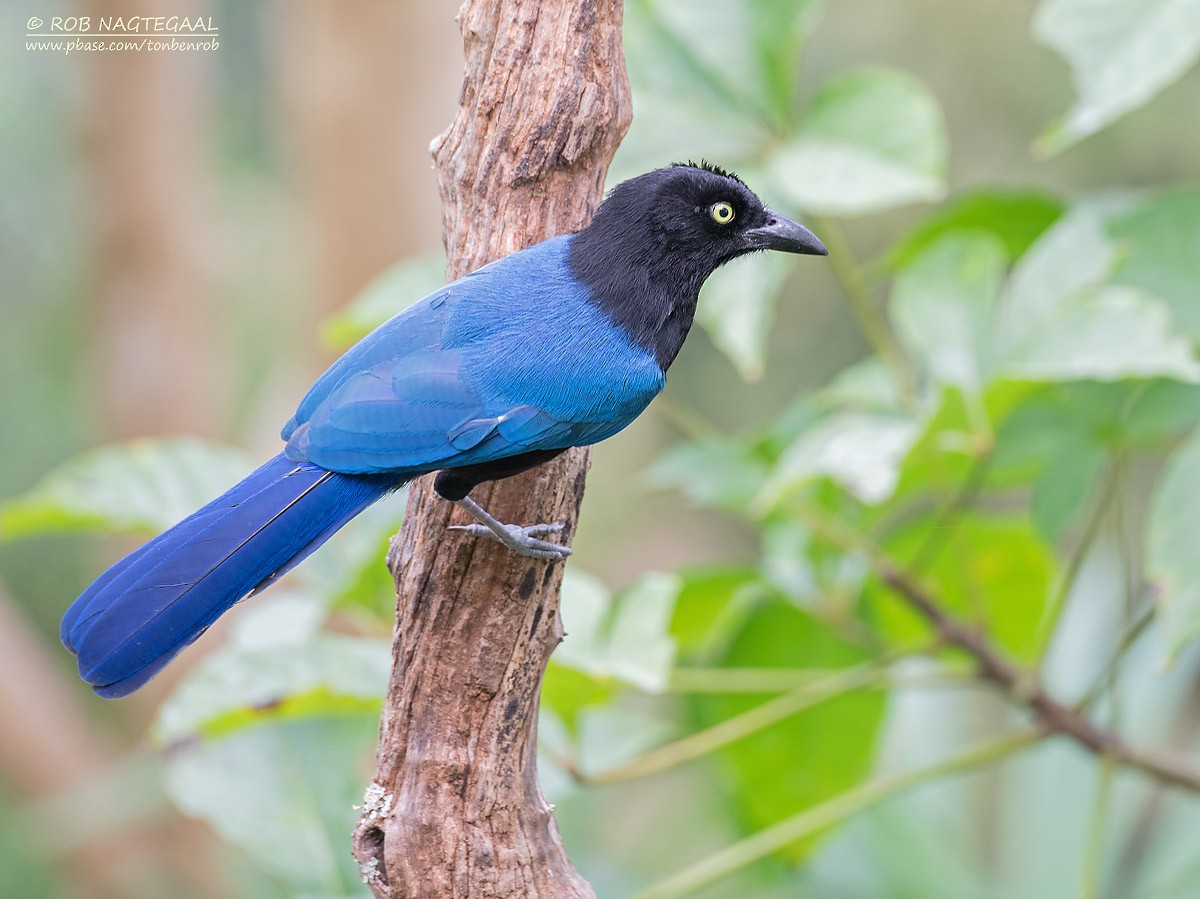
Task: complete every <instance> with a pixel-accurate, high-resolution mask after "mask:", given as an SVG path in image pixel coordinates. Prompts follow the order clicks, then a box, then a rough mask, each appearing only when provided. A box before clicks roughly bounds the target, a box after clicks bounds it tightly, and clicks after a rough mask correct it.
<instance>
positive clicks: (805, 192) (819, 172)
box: [770, 69, 947, 215]
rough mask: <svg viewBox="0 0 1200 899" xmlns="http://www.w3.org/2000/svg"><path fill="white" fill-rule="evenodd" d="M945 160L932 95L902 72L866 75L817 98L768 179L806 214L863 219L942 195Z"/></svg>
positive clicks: (838, 82) (843, 80)
mask: <svg viewBox="0 0 1200 899" xmlns="http://www.w3.org/2000/svg"><path fill="white" fill-rule="evenodd" d="M946 154H947V149H946V128H945V123H944V122H943V120H942V112H941V108H940V107H939V105H938V102H937V100H936V98H935V97H934V96H933V95H932V94H931V93H930V92H929V89H928V88H927V87H925V85H923V84H921V82H919V81H917V80H916V79H914V78H913V77H911V76H910V75H907V74H904V73H902V72H898V71H893V70H890V69H864V70H861V71H858V72H853V73H851V74H848V75H843V76H841V77H839V78H837V79H835V80H834V81H831V82H830V83H829V84H827V85H825V86H824V87H823V88H822V89H821V90H820V91H819V92H818V94H817V95H816V96H815V97H814V98H813V100H812V103H811V104H810V106H809V108H808V110H807V112H806V113H805V115H804V117H803V118H802V120H801V122H800V126H799V129H798V132H797V135H796V137H795V138H793V139H792V140H790V141H788V142H787V143H785V144H783V145H782V146H781V147H780V148H779V149H778V151H777V152H776V153H775V155H774V157H773V158H772V159H771V161H770V173H771V176H772V178H773V180H774V182H775V183H776V184H777V185H778V187H779V189H780V191H782V192H783V193H784V194H785V195H786V196H787V197H788V199H790V200H791V201H792V202H793V203H795V204H796V205H798V206H799V207H800V208H801V209H804V210H806V211H808V212H818V213H829V214H832V215H858V214H862V213H867V212H878V211H880V210H882V209H890V208H893V207H896V206H904V205H907V204H909V203H914V202H919V201H923V202H929V201H932V200H936V199H938V198H939V197H941V196H942V194H943V193H944V192H945V168H946Z"/></svg>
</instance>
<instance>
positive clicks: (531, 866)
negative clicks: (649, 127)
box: [354, 0, 631, 899]
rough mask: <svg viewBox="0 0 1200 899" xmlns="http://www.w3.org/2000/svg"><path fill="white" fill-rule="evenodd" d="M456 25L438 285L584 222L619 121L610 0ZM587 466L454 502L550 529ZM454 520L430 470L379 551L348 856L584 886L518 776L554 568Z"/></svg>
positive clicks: (474, 12) (510, 891) (625, 113)
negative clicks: (368, 747)
mask: <svg viewBox="0 0 1200 899" xmlns="http://www.w3.org/2000/svg"><path fill="white" fill-rule="evenodd" d="M459 24H460V26H461V28H462V33H463V41H464V46H465V52H466V73H465V77H464V80H463V88H462V95H461V99H460V105H459V111H458V116H457V118H456V119H455V121H454V123H453V125H451V127H450V129H449V130H448V131H447V132H446V133H445V134H443V135H441V136H440V137H438V138H437V139H436V140H435V141H434V143H433V146H432V152H433V156H434V160H435V163H436V168H437V173H438V182H439V188H440V191H441V196H442V203H443V210H444V235H445V241H446V247H447V251H448V254H449V275H450V276H451V277H458V276H460V275H462V274H464V273H466V272H468V271H471V270H472V269H475V268H478V267H479V266H480V265H482V264H484V263H486V262H488V261H490V260H492V259H496V258H498V257H500V256H504V255H506V254H508V253H511V252H513V251H515V250H518V249H521V248H522V247H524V246H528V245H529V244H532V243H536V242H537V241H540V240H543V239H545V238H547V237H550V236H552V235H554V234H559V233H563V232H568V231H575V230H578V229H580V228H582V227H583V226H584V225H586V224H587V222H588V220H589V219H590V218H591V215H592V213H593V212H594V211H595V208H596V206H597V205H598V203H599V201H600V199H601V196H602V190H603V182H604V174H605V171H606V169H607V167H608V163H609V161H610V159H611V158H612V154H613V152H614V151H615V149H616V147H617V144H618V143H619V142H620V139H621V137H623V136H624V133H625V130H626V128H627V127H628V125H629V120H630V117H631V107H630V101H629V86H628V82H627V81H626V78H625V64H624V57H623V55H622V50H621V3H620V0H562V2H556V3H541V2H539V0H500V2H496V0H467V2H466V4H465V5H464V6H463V7H462V9H461V11H460V13H459ZM587 467H588V453H587V451H586V450H572V451H570V452H568V453H566V454H564V455H563V456H560V457H559V458H557V459H555V460H554V461H553V462H551V463H549V464H547V465H545V466H542V467H541V468H539V469H536V470H534V471H532V472H527V473H526V474H524V475H520V476H518V477H516V478H511V479H508V480H506V481H501V482H499V483H496V484H488V485H484V486H483V487H480V488H479V489H477V490H476V491H474V492H473V494H472V496H473V498H475V499H476V500H477V501H479V502H480V503H481V504H482V505H483V506H484V507H485V508H487V509H489V510H490V511H491V512H492V513H493V514H494V515H496V516H497V517H498V518H500V519H501V520H502V521H507V522H520V523H534V522H543V521H564V522H565V523H566V530H565V531H564V532H563V535H562V539H564V540H568V541H569V540H570V539H571V538H572V536H573V534H574V530H575V523H576V520H577V518H578V515H579V505H580V502H581V500H582V498H583V488H584V480H585V476H586V473H587ZM457 523H467V520H466V519H465V518H463V517H462V516H461V513H459V512H458V511H457V509H455V508H454V507H452V506H451V504H449V503H447V502H445V501H443V500H441V499H439V498H438V497H437V495H436V494H435V493H434V492H433V489H432V480H431V479H430V478H424V479H422V480H421V481H420V482H418V483H416V484H414V485H413V488H412V492H411V494H410V497H409V503H408V515H407V517H406V519H405V524H404V528H403V530H402V531H401V532H400V534H399V535H397V537H396V539H395V540H394V541H393V546H392V551H391V553H390V555H389V559H388V564H389V566H390V568H391V570H392V572H393V574H394V576H395V579H396V589H397V621H396V634H395V639H394V642H393V669H392V677H391V683H390V684H389V688H388V697H387V702H386V706H385V708H384V714H383V721H382V723H381V730H380V742H379V750H378V758H377V762H378V771H377V773H376V777H375V780H374V782H373V784H372V785H371V787H370V788H369V790H368V798H367V802H366V803H365V805H364V808H363V816H362V819H361V821H360V824H359V826H358V828H357V829H356V831H355V838H354V846H355V855H356V857H357V858H358V860H359V862H360V864H361V865H362V869H363V876H364V879H365V880H366V881H367V883H368V884H369V885H370V887H371V889H372V890H373V891H374V893H375V895H376V896H380V897H389V899H400V897H404V899H415V897H439V899H448V897H471V899H493V897H525V896H528V897H541V899H550V897H555V899H557V897H590V896H593V895H594V894H593V893H592V890H591V888H590V887H589V886H588V884H587V883H586V882H585V881H584V880H583V879H582V878H581V877H580V876H579V875H578V874H577V873H576V872H575V870H574V869H573V868H572V867H571V863H570V861H569V860H568V859H567V856H566V853H565V852H564V851H563V848H562V844H561V843H560V841H559V838H558V833H557V829H556V827H555V824H554V819H553V816H552V808H551V807H550V806H549V805H548V803H547V802H546V800H545V799H544V798H543V796H542V794H541V790H540V789H539V787H538V783H537V771H536V735H537V707H538V693H539V689H540V685H541V680H542V675H543V673H544V671H545V667H546V662H547V660H548V659H549V656H550V653H551V652H552V651H553V649H554V647H555V646H556V645H557V644H558V642H559V641H560V640H561V638H562V627H561V624H560V622H559V616H558V601H559V586H560V584H561V581H562V575H563V565H562V564H561V563H548V562H542V561H534V560H531V559H526V558H522V557H520V556H517V555H515V554H513V553H511V552H509V551H508V550H506V549H503V548H502V547H500V546H499V545H498V544H495V543H493V542H490V541H483V540H477V539H473V538H468V537H463V536H460V535H459V533H458V532H455V531H448V530H446V527H447V525H449V524H457Z"/></svg>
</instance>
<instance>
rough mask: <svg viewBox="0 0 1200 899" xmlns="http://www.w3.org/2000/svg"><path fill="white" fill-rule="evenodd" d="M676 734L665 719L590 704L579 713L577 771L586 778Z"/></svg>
mask: <svg viewBox="0 0 1200 899" xmlns="http://www.w3.org/2000/svg"><path fill="white" fill-rule="evenodd" d="M677 734H678V727H677V726H676V725H674V724H672V723H671V722H669V721H665V720H664V719H662V718H660V717H658V716H656V715H652V714H648V713H646V712H640V711H635V710H632V709H623V708H616V707H612V706H594V707H591V708H587V709H584V710H583V711H582V712H580V714H579V760H578V761H579V770H580V771H581V772H582V773H583V774H584V775H585V776H588V777H591V776H595V775H597V774H601V773H603V772H604V771H607V770H609V769H611V768H616V767H618V766H620V765H622V764H624V763H626V762H629V761H632V760H633V759H635V758H637V757H638V756H639V755H641V754H642V753H643V752H645V751H646V750H648V749H653V748H654V747H655V746H658V745H660V744H662V743H666V742H668V741H669V740H671V739H672V738H674V737H675V736H677Z"/></svg>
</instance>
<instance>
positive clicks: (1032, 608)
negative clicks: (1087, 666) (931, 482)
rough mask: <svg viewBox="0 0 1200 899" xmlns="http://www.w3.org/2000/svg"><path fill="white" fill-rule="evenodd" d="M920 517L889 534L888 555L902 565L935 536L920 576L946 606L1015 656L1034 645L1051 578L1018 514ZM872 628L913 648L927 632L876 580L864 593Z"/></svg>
mask: <svg viewBox="0 0 1200 899" xmlns="http://www.w3.org/2000/svg"><path fill="white" fill-rule="evenodd" d="M931 523H932V521H931V519H930V518H929V517H921V518H919V519H916V520H914V521H912V522H910V523H909V524H908V525H907V526H906V527H904V528H902V529H900V530H898V531H897V532H896V533H894V534H893V535H891V536H890V537H889V538H888V540H887V542H886V543H885V548H886V550H887V551H888V553H889V555H891V556H892V557H893V558H895V559H898V560H899V561H900V562H901V563H905V564H907V563H908V562H909V561H910V560H912V559H914V558H915V557H917V556H918V555H919V553H921V552H922V551H923V549H924V548H925V547H926V546H927V541H928V540H930V539H931V538H932V539H936V540H938V541H939V542H940V543H941V544H942V548H941V550H940V552H938V553H937V555H936V557H935V558H934V559H933V562H932V564H930V565H929V566H928V568H927V569H926V570H925V571H924V572H923V573H922V579H923V580H925V581H926V582H928V583H929V584H930V587H931V589H932V590H933V592H934V593H936V595H937V596H938V597H939V598H940V599H941V601H942V603H943V605H944V606H945V608H946V609H948V610H949V611H951V612H953V613H954V614H956V615H958V616H959V617H960V618H962V619H963V620H964V621H966V622H968V623H970V624H972V625H975V626H978V627H979V628H981V629H982V630H984V631H985V632H986V633H987V634H988V635H989V638H990V639H992V640H993V641H994V642H995V643H996V644H998V645H999V646H1001V647H1003V649H1004V650H1005V651H1006V652H1007V653H1008V654H1010V655H1011V656H1013V657H1014V658H1017V659H1019V660H1022V661H1028V660H1030V659H1031V658H1032V657H1033V655H1034V654H1035V653H1036V651H1037V648H1038V641H1037V635H1038V624H1039V622H1040V621H1041V618H1042V612H1043V609H1044V608H1045V605H1046V602H1047V599H1048V596H1049V591H1050V586H1051V583H1052V579H1053V576H1054V559H1053V556H1052V555H1051V553H1050V550H1049V549H1048V547H1047V546H1046V545H1045V543H1043V542H1042V540H1041V539H1039V537H1038V535H1037V534H1036V533H1035V532H1034V531H1033V529H1032V527H1031V525H1030V522H1029V521H1028V520H1027V519H1024V518H994V517H983V516H982V515H980V514H978V513H969V514H966V515H962V516H960V517H958V518H957V519H955V520H954V521H953V522H952V523H950V524H949V525H947V526H946V527H945V528H944V529H943V530H942V531H931V530H930V524H931ZM869 596H870V597H871V605H872V607H873V608H874V609H875V612H876V617H877V621H878V624H879V626H880V628H881V629H882V630H883V632H884V633H887V634H890V635H891V638H892V639H893V640H894V641H896V643H898V644H899V645H901V646H919V645H921V644H923V643H925V642H926V641H927V640H928V639H929V638H930V636H931V634H930V628H929V623H928V622H927V621H926V620H925V619H924V618H923V617H920V616H918V615H917V613H916V612H914V611H913V610H912V609H911V608H910V607H909V606H908V605H907V604H906V603H904V602H902V601H900V600H898V599H896V598H895V596H893V595H892V593H891V592H890V591H889V590H888V589H887V588H886V587H884V586H882V585H879V584H874V585H873V586H872V588H871V590H870V592H869Z"/></svg>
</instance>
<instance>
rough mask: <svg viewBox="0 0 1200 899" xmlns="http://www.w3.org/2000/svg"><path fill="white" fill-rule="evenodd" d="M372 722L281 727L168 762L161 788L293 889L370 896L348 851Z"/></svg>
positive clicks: (354, 719) (178, 753) (193, 749)
mask: <svg viewBox="0 0 1200 899" xmlns="http://www.w3.org/2000/svg"><path fill="white" fill-rule="evenodd" d="M378 729H379V721H378V713H377V712H372V713H369V714H359V715H354V716H345V717H336V718H327V719H318V718H310V719H304V720H297V721H284V722H279V723H276V724H272V725H269V726H264V727H255V728H250V729H248V730H242V731H239V732H237V733H235V734H233V735H231V736H228V737H226V738H224V739H221V740H216V741H211V742H210V741H205V742H195V743H189V744H187V745H186V746H183V747H180V748H178V749H176V750H175V751H173V752H171V753H170V754H168V755H167V757H166V761H165V770H164V773H163V782H164V785H165V787H166V790H167V793H168V795H170V797H171V799H172V800H173V801H174V802H175V803H176V805H178V806H179V808H180V809H181V810H182V811H183V812H184V813H185V814H188V815H192V816H194V817H198V818H203V819H204V820H206V821H208V822H209V823H210V824H211V825H212V826H213V828H214V829H215V830H216V831H217V833H219V834H220V835H221V836H222V837H223V838H224V839H225V840H227V841H229V842H230V843H232V844H233V845H235V846H238V847H239V848H241V849H242V850H244V851H245V852H247V853H248V854H249V855H250V856H251V858H253V859H254V860H255V861H256V862H257V863H258V864H259V865H261V866H262V867H263V868H265V869H266V870H267V871H270V872H271V873H272V874H274V875H275V876H276V877H278V878H280V879H281V880H282V881H283V882H284V883H286V884H288V885H289V886H290V887H291V888H292V889H293V890H296V891H298V892H307V893H310V894H316V895H322V896H346V897H350V896H354V897H360V896H361V897H369V895H370V894H369V893H367V892H366V890H365V888H364V887H363V886H362V883H361V880H360V875H359V872H358V865H357V862H355V860H354V857H353V856H352V855H351V854H350V852H349V850H348V848H347V839H348V834H350V833H351V832H352V831H353V829H354V825H355V821H356V818H357V813H356V812H355V811H354V805H353V804H354V803H355V802H357V801H359V798H360V797H361V795H362V784H363V782H364V781H365V779H366V773H365V771H364V770H363V768H364V767H365V766H364V765H363V764H362V762H363V761H366V760H367V759H369V757H370V752H371V749H372V747H373V746H374V743H375V738H376V735H377V732H378Z"/></svg>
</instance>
